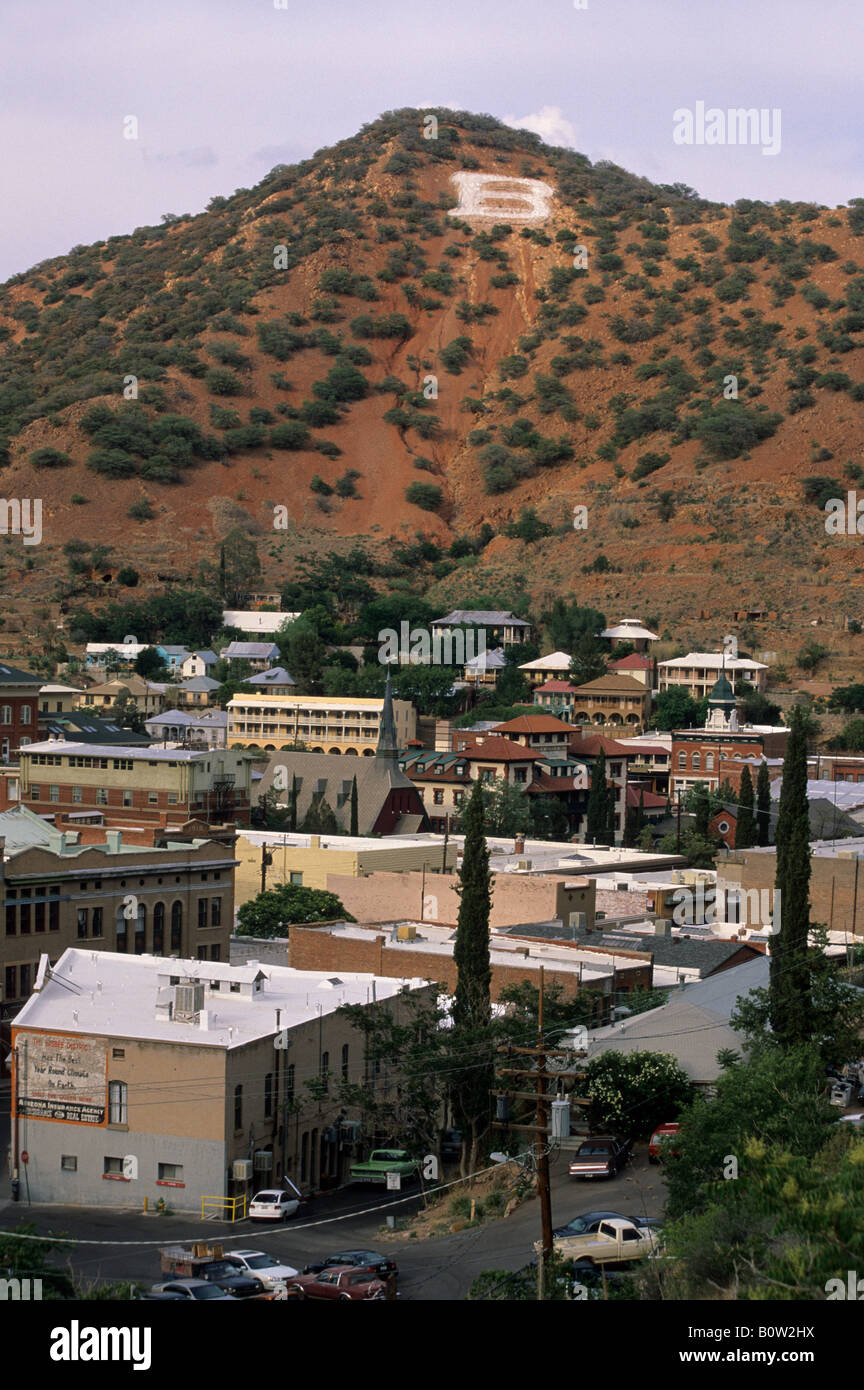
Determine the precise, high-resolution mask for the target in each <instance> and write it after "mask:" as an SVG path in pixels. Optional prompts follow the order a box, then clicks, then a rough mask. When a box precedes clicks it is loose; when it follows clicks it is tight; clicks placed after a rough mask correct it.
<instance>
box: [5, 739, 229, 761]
mask: <svg viewBox="0 0 864 1390" xmlns="http://www.w3.org/2000/svg"><path fill="white" fill-rule="evenodd" d="M225 751H226V750H225V749H224V748H220V749H219V750H218V754H219V757H224V756H225ZM228 751H229V752H234V753H242V751H243V750H242V749H239V748H234V749H230V750H228ZM21 752H22V753H28V754H29V753H61V754H62V755H63V756H64V757H73V758H74V757H81V756H86V757H88V758H94V757H95V758H139V759H144V761H145V762H160V761H161V762H190V761H191V760H192V759H193V758H205V757H207V758H212V757H213V755H214V750H213V749H211V748H153V747H149V746H148V747H147V748H141V747H140V746H138V747H135V748H130V747H129V746H128V745H127V744H123V743H71V742H70V741H69V740H68V739H65V740H64V739H59V738H52V739H47V740H46V741H45V742H43V743H28V744H27V745H26V747H25V748H22V749H21Z"/></svg>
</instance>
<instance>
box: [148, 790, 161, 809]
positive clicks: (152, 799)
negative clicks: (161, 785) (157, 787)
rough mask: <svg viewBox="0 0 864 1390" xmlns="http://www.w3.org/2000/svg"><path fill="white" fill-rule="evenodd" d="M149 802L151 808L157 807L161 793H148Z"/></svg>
mask: <svg viewBox="0 0 864 1390" xmlns="http://www.w3.org/2000/svg"><path fill="white" fill-rule="evenodd" d="M147 801H148V803H149V804H150V805H151V806H155V805H156V804H157V803H158V801H159V793H158V792H148V793H147Z"/></svg>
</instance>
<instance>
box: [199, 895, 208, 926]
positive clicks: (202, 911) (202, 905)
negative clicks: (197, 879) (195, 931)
mask: <svg viewBox="0 0 864 1390" xmlns="http://www.w3.org/2000/svg"><path fill="white" fill-rule="evenodd" d="M206 925H207V899H206V898H199V899H198V927H199V929H200V928H201V927H206Z"/></svg>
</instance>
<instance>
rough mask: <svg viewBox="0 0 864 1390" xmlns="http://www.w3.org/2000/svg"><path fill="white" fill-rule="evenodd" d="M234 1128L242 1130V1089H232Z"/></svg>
mask: <svg viewBox="0 0 864 1390" xmlns="http://www.w3.org/2000/svg"><path fill="white" fill-rule="evenodd" d="M234 1128H235V1129H242V1128H243V1087H242V1086H235V1087H234Z"/></svg>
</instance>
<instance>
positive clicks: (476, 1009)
mask: <svg viewBox="0 0 864 1390" xmlns="http://www.w3.org/2000/svg"><path fill="white" fill-rule="evenodd" d="M462 825H463V832H464V835H465V841H464V845H463V851H462V864H461V866H460V869H459V885H458V887H457V889H456V892H457V893H458V895H459V916H458V919H457V923H456V937H455V942H454V946H453V960H454V963H455V966H456V988H455V990H454V992H453V1009H452V1015H453V1035H454V1042H456V1043H457V1044H458V1045H460V1046H465V1047H470V1046H471V1045H472V1044H473V1043H477V1042H478V1041H481V1043H482V1040H483V1039H484V1038H485V1035H486V1033H487V1031H488V1028H489V1023H490V1020H491V1017H492V1004H491V999H490V993H489V990H490V983H491V979H492V970H491V965H490V959H489V914H490V912H491V908H492V881H491V876H490V873H489V850H488V848H487V845H486V836H485V833H484V812H483V790H482V786H481V783H480V779H479V778H477V779H476V780H475V782H474V785H473V787H472V788H471V795H470V797H469V798H468V805H467V808H466V811H465V813H464V815H463V817H462ZM492 1080H493V1072H492V1056H491V1051H490V1053H489V1056H488V1061H487V1060H485V1059H484V1058H483V1056H482V1046H481V1055H480V1057H478V1058H477V1060H476V1062H475V1064H474V1065H472V1066H468V1067H466V1068H464V1069H461V1070H459V1071H458V1072H456V1073H455V1074H454V1076H453V1079H452V1097H453V1108H454V1113H455V1116H456V1122H457V1125H458V1127H459V1128H460V1129H461V1130H462V1133H463V1135H465V1136H466V1137H467V1136H470V1141H469V1142H468V1145H467V1148H468V1152H467V1154H466V1143H465V1142H463V1146H462V1167H463V1171H464V1168H465V1162H466V1157H467V1160H468V1171H469V1172H472V1173H473V1172H474V1171H475V1169H476V1168H477V1158H478V1152H479V1147H480V1143H481V1141H482V1139H483V1137H484V1135H485V1134H486V1132H487V1130H488V1126H489V1095H490V1092H491V1089H492Z"/></svg>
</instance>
